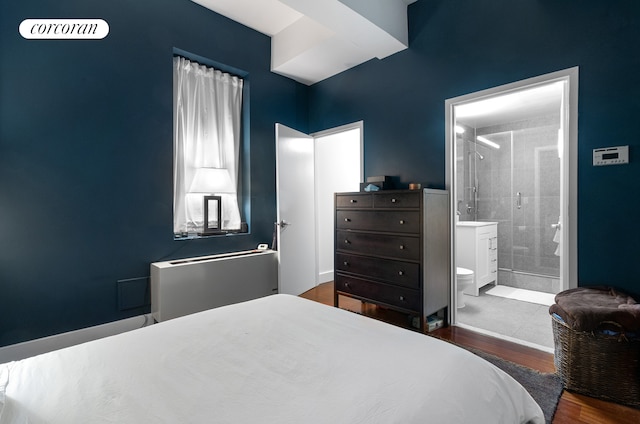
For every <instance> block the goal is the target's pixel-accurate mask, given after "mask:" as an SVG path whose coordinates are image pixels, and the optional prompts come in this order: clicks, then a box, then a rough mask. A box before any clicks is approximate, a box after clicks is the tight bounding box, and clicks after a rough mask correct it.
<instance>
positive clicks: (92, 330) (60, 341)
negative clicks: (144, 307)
mask: <svg viewBox="0 0 640 424" xmlns="http://www.w3.org/2000/svg"><path fill="white" fill-rule="evenodd" d="M150 324H153V319H152V318H151V314H146V315H139V316H137V317H132V318H127V319H123V320H119V321H114V322H109V323H106V324H102V325H96V326H93V327H88V328H83V329H80V330H76V331H69V332H68V333H62V334H56V335H53V336H49V337H43V338H41V339H35V340H30V341H28V342H23V343H16V344H14V345H9V346H5V347H1V348H0V364H2V363H5V362H10V361H18V360H20V359H24V358H28V357H30V356H35V355H40V354H42V353H46V352H51V351H52V350H58V349H62V348H65V347H69V346H73V345H77V344H80V343H84V342H88V341H91V340H96V339H101V338H103V337H107V336H113V335H115V334H119V333H124V332H126V331H131V330H135V329H137V328H141V327H146V326H147V325H150Z"/></svg>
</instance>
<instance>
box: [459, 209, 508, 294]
mask: <svg viewBox="0 0 640 424" xmlns="http://www.w3.org/2000/svg"><path fill="white" fill-rule="evenodd" d="M456 266H459V267H462V268H467V269H470V270H471V271H473V272H474V284H473V286H472V287H471V288H469V289H467V290H466V291H465V293H467V294H472V295H474V296H478V295H479V293H480V288H481V287H483V286H485V285H487V284H489V283H494V284H495V285H497V284H498V223H497V222H478V221H461V222H458V223H457V225H456Z"/></svg>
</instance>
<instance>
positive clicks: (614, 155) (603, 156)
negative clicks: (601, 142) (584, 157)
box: [593, 146, 629, 166]
mask: <svg viewBox="0 0 640 424" xmlns="http://www.w3.org/2000/svg"><path fill="white" fill-rule="evenodd" d="M623 163H629V146H618V147H603V148H601V149H593V166H603V165H622V164H623Z"/></svg>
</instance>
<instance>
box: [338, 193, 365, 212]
mask: <svg viewBox="0 0 640 424" xmlns="http://www.w3.org/2000/svg"><path fill="white" fill-rule="evenodd" d="M371 206H373V197H372V196H371V194H369V193H362V194H360V193H350V194H336V208H338V209H339V208H370V207H371Z"/></svg>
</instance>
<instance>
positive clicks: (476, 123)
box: [455, 82, 564, 128]
mask: <svg viewBox="0 0 640 424" xmlns="http://www.w3.org/2000/svg"><path fill="white" fill-rule="evenodd" d="M563 92H564V85H563V83H562V82H555V83H551V84H543V85H539V86H535V87H531V88H525V89H522V90H517V91H514V92H509V93H506V94H502V93H501V94H499V95H496V96H491V97H489V98H486V99H480V100H476V101H473V102H470V103H464V104H462V105H457V106H455V117H456V122H458V123H462V124H465V125H468V126H470V127H472V128H483V127H488V126H492V125H500V124H504V123H508V122H518V121H522V120H525V119H530V118H531V117H537V116H545V115H551V114H559V113H560V109H561V107H562V97H563Z"/></svg>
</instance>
